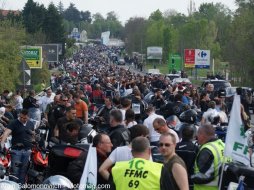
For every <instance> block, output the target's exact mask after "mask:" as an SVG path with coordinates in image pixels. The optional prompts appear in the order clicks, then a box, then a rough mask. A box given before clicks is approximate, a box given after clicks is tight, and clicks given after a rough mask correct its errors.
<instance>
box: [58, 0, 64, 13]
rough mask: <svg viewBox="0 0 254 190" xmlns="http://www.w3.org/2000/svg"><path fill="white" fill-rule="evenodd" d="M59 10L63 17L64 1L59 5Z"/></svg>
mask: <svg viewBox="0 0 254 190" xmlns="http://www.w3.org/2000/svg"><path fill="white" fill-rule="evenodd" d="M57 10H58V12H59V14H60V15H63V13H64V5H63V3H62V1H59V3H58V5H57Z"/></svg>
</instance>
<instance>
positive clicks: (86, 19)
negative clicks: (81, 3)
mask: <svg viewBox="0 0 254 190" xmlns="http://www.w3.org/2000/svg"><path fill="white" fill-rule="evenodd" d="M80 17H81V19H80V20H81V21H83V22H88V23H91V22H92V18H91V13H90V11H85V12H83V11H81V12H80Z"/></svg>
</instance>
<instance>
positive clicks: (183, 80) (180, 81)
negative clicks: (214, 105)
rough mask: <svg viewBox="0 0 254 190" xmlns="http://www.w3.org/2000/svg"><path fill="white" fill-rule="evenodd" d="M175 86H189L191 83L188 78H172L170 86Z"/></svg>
mask: <svg viewBox="0 0 254 190" xmlns="http://www.w3.org/2000/svg"><path fill="white" fill-rule="evenodd" d="M176 84H191V81H190V79H188V78H174V79H173V82H172V85H176Z"/></svg>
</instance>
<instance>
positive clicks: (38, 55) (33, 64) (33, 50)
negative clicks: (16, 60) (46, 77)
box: [21, 46, 42, 69]
mask: <svg viewBox="0 0 254 190" xmlns="http://www.w3.org/2000/svg"><path fill="white" fill-rule="evenodd" d="M21 55H22V57H23V58H24V59H25V60H26V63H27V65H28V66H29V68H30V69H41V68H42V48H41V47H39V46H22V47H21Z"/></svg>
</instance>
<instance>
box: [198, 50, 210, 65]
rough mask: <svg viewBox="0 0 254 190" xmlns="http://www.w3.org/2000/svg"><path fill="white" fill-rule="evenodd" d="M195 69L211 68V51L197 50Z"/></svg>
mask: <svg viewBox="0 0 254 190" xmlns="http://www.w3.org/2000/svg"><path fill="white" fill-rule="evenodd" d="M195 68H200V69H202V68H204V69H209V68H210V50H201V49H195Z"/></svg>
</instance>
